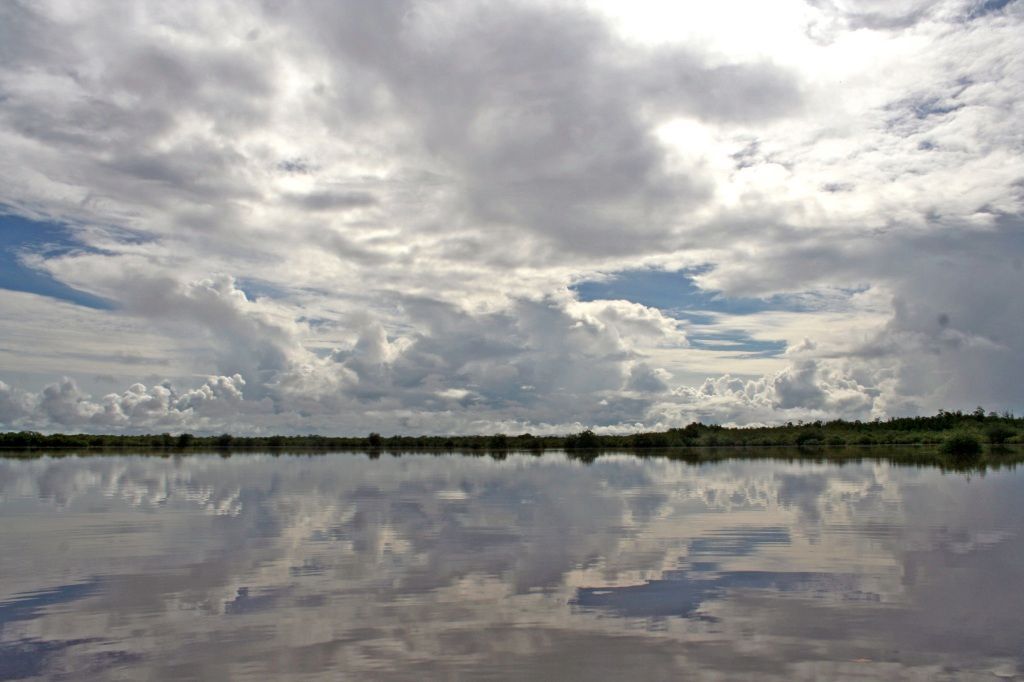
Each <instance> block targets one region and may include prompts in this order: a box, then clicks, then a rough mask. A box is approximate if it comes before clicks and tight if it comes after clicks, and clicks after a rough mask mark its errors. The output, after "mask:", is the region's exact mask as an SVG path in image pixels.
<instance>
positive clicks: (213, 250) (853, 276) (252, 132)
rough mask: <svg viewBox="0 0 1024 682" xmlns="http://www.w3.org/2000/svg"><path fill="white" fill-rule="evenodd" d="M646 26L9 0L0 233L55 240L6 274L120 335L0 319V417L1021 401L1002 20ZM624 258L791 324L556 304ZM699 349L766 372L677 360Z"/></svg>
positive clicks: (369, 7)
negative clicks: (4, 217) (86, 307)
mask: <svg viewBox="0 0 1024 682" xmlns="http://www.w3.org/2000/svg"><path fill="white" fill-rule="evenodd" d="M740 4H742V3H740ZM654 5H657V3H654V4H653V5H651V6H648V5H645V4H643V3H618V4H617V3H615V2H612V1H611V0H609V1H608V2H592V3H586V4H584V3H576V2H564V3H563V2H559V3H554V4H551V3H544V4H541V3H535V2H532V1H529V0H522V1H517V2H513V1H508V2H496V3H488V4H487V5H486V6H481V5H479V4H478V3H470V2H453V3H429V2H415V1H413V0H395V1H393V2H377V3H364V2H339V3H334V4H331V5H316V6H312V7H310V6H303V5H293V4H289V3H270V4H264V5H252V4H249V3H237V4H235V3H226V4H224V5H222V6H221V7H220V8H218V10H217V11H212V10H208V9H205V8H202V7H189V8H186V9H184V10H176V11H175V12H169V11H168V10H167V9H166V8H165V7H164V6H163V5H160V4H159V3H143V4H141V5H139V6H138V8H137V11H135V12H132V13H130V15H125V14H124V13H123V12H118V11H116V9H115V8H113V7H110V6H105V5H95V6H88V7H86V6H70V5H65V4H61V3H45V2H44V3H33V4H31V5H29V4H23V3H7V4H6V5H5V6H3V7H2V8H0V15H2V17H0V57H2V59H0V144H2V145H3V148H4V149H5V154H4V157H3V158H2V159H0V212H3V213H14V214H17V215H20V216H24V217H26V218H29V219H32V220H37V221H56V222H60V223H61V224H63V225H65V226H66V227H67V232H68V234H70V237H69V240H70V243H69V244H68V245H67V248H62V249H60V250H57V251H49V250H45V249H32V248H28V249H25V250H24V251H23V254H22V256H23V257H22V260H23V264H24V265H25V266H26V267H32V268H35V269H37V270H39V271H40V272H41V273H45V274H46V275H49V276H51V277H53V278H54V279H56V280H58V281H60V282H61V283H63V284H65V285H67V286H70V287H74V288H75V289H78V290H80V291H84V292H87V293H89V294H93V295H95V296H100V297H102V298H103V299H104V300H107V301H110V302H111V303H112V305H113V306H114V309H113V310H110V311H90V312H89V318H88V319H86V317H85V316H84V315H82V314H81V313H74V314H72V313H71V312H68V311H61V312H60V315H57V314H56V312H54V311H50V309H49V308H47V311H48V312H46V314H45V316H44V314H43V312H42V311H43V308H44V307H45V306H43V305H42V304H39V305H37V308H38V310H39V311H40V312H39V313H38V319H39V320H42V319H44V318H45V320H47V322H46V324H45V325H44V324H43V323H42V322H37V323H35V324H33V322H32V320H31V319H29V317H31V312H30V313H29V316H26V315H24V314H19V315H14V314H11V315H10V316H3V315H0V340H2V341H3V343H2V344H0V373H2V376H3V378H4V381H6V382H7V383H5V384H0V422H2V423H3V424H4V425H7V426H12V425H23V424H29V425H38V426H39V427H40V428H51V429H65V428H91V429H96V430H102V429H103V428H108V429H114V428H117V429H126V430H140V429H145V428H157V427H158V426H163V425H167V426H166V428H172V427H175V428H177V426H180V427H181V428H185V427H186V426H187V427H188V428H193V429H200V428H208V429H220V428H231V429H232V430H236V431H240V430H266V429H283V430H300V431H308V430H311V429H319V430H325V431H332V432H357V433H362V432H366V431H368V430H370V429H371V428H373V429H376V430H382V431H425V432H426V431H429V432H438V431H444V430H458V431H471V430H492V429H498V428H501V429H507V430H511V429H517V428H523V429H531V430H534V431H540V430H544V429H548V430H557V429H570V428H576V427H582V426H595V427H599V428H604V429H630V428H639V427H642V426H652V427H653V426H658V425H660V426H666V425H679V423H680V422H685V421H688V420H690V419H692V418H702V419H717V420H725V421H733V422H737V423H745V422H749V421H757V422H772V421H779V420H784V419H790V418H799V415H828V414H836V415H851V416H853V415H856V416H868V415H872V416H874V415H885V414H897V413H908V412H919V411H929V410H933V409H937V408H938V407H962V406H970V405H973V404H977V403H979V402H982V403H985V404H989V405H991V406H993V407H1000V408H1003V407H1006V408H1014V409H1020V408H1021V407H1024V405H1021V403H1020V392H1019V391H1018V390H1017V389H1016V387H1017V386H1019V385H1020V382H1021V381H1024V375H1022V373H1021V371H1022V370H1021V369H1020V367H1019V365H1020V363H1018V362H1016V361H1015V359H1016V358H1017V357H1019V355H1020V353H1021V351H1022V350H1024V348H1021V345H1020V344H1021V341H1020V340H1021V339H1022V338H1024V329H1021V328H1020V324H1021V323H1020V320H1022V319H1024V315H1022V313H1024V311H1022V310H1021V309H1020V303H1019V301H1018V297H1014V296H1012V295H1008V294H1007V293H1006V292H1011V291H1013V290H1014V287H1015V285H1016V282H1017V281H1018V280H1019V277H1020V272H1021V259H1022V257H1024V243H1022V242H1021V239H1020V234H1021V226H1022V224H1024V223H1022V214H1024V192H1022V191H1021V178H1024V161H1022V159H1024V154H1021V153H1020V151H1021V149H1020V132H1021V129H1020V123H1019V122H1020V121H1021V120H1024V119H1022V117H1021V116H1020V113H1021V112H1020V102H1021V101H1024V98H1022V97H1021V96H1020V95H1021V94H1022V89H1024V86H1022V83H1024V59H1022V57H1021V56H1020V55H1021V51H1020V50H1019V45H1018V44H1019V38H1018V36H1019V35H1020V29H1021V24H1022V23H1024V10H1022V6H1021V4H1020V3H1017V2H1010V3H1003V2H976V1H974V0H947V1H945V2H940V3H922V2H917V1H916V0H908V1H906V2H898V3H882V2H858V3H852V2H841V1H839V0H813V1H809V2H804V1H803V0H784V1H783V2H780V3H778V5H777V6H776V8H775V9H773V10H772V12H770V13H768V14H767V15H764V20H765V21H766V22H770V25H771V30H758V31H750V30H748V29H747V28H745V27H743V26H738V25H737V22H736V21H735V16H736V15H737V13H736V12H731V11H727V12H724V13H723V12H722V11H720V10H716V9H714V8H702V9H698V8H697V6H694V7H677V8H666V7H655V6H654ZM747 9H749V10H750V11H751V12H762V11H763V10H759V9H758V8H757V6H751V7H749V8H747ZM744 11H746V10H744ZM670 12H676V13H681V14H679V15H678V16H676V15H670V14H665V13H670ZM758 16H761V15H758ZM609 17H613V18H612V19H609ZM672 17H675V19H679V21H676V20H671V21H670V19H672ZM666 25H671V26H686V27H687V28H686V31H685V32H681V33H680V35H681V36H683V38H680V39H676V38H674V37H672V36H669V37H667V38H666V37H665V35H664V31H663V28H664V26H666ZM659 26H660V27H661V29H662V30H661V32H659V29H658V27H659ZM636 27H647V28H646V29H642V28H641V30H636ZM645 30H646V31H647V32H646V33H645ZM865 55H870V59H867V58H865ZM950 65H952V67H951V66H950ZM651 267H661V268H667V269H679V268H688V270H687V271H688V272H691V273H693V275H692V276H693V282H694V283H695V285H696V286H697V287H699V288H700V289H702V290H703V291H704V292H707V293H714V294H716V295H717V298H716V299H715V300H717V301H721V302H723V306H726V305H727V303H728V302H729V301H730V300H732V299H735V298H737V297H744V298H745V299H753V300H761V301H765V300H769V299H771V298H772V297H776V296H785V297H789V298H787V300H803V301H815V302H816V303H815V304H814V305H803V306H802V307H800V309H799V310H772V309H767V310H762V311H760V312H758V313H757V314H756V315H747V314H735V315H731V316H729V319H728V325H730V326H729V327H728V328H725V327H724V326H723V325H724V324H725V322H724V319H725V318H724V316H723V315H721V314H720V313H719V312H718V311H715V310H711V311H708V310H697V311H694V310H686V308H687V306H686V305H684V304H683V303H680V305H679V306H673V305H670V304H666V305H664V306H663V307H661V308H656V307H652V306H651V305H646V304H642V303H640V302H636V301H621V300H616V301H610V300H597V301H593V300H588V301H582V300H579V299H578V297H577V295H576V294H575V293H574V291H573V289H571V288H570V286H571V285H572V284H574V283H578V282H579V281H581V280H586V279H588V278H595V277H599V276H601V275H602V274H607V273H614V272H619V271H629V270H635V269H637V268H651ZM674 293H676V292H671V291H667V292H662V294H663V296H662V298H663V299H671V296H672V295H673V294H674ZM679 293H680V296H682V295H683V294H684V293H685V292H679ZM19 305H22V304H20V303H19ZM659 305H660V304H659ZM26 309H29V310H30V308H29V307H28V306H27V304H26ZM19 310H21V308H19ZM840 315H842V316H845V317H844V320H845V321H844V322H843V326H842V327H841V330H842V333H840V332H839V331H837V326H836V320H837V316H840ZM55 317H56V318H58V319H61V318H62V319H64V320H66V323H65V326H66V327H67V328H61V329H54V331H53V332H52V334H48V335H47V337H48V338H47V341H46V342H45V343H42V344H40V346H39V348H38V350H37V349H36V348H35V345H34V344H33V343H31V342H29V341H28V340H27V339H30V338H32V337H33V336H38V335H39V334H40V330H41V329H43V328H44V327H46V326H53V325H51V324H50V323H49V320H51V319H53V318H55ZM880 317H881V318H883V319H881V321H880V320H879V318H880ZM797 318H799V319H797ZM115 321H116V324H117V325H120V326H118V327H117V328H118V330H119V332H118V334H117V347H116V348H114V347H113V344H112V343H111V347H110V348H109V349H108V350H109V352H107V353H106V356H105V357H100V356H102V355H103V353H102V349H101V348H99V347H98V346H97V339H98V338H99V336H100V335H101V333H102V332H101V331H99V330H103V329H112V328H114V326H115ZM716 325H717V326H718V329H717V331H718V332H719V335H720V336H723V335H726V333H727V335H729V336H730V338H747V339H751V340H753V341H756V342H758V343H762V344H766V343H767V344H768V345H769V346H770V347H773V348H774V347H781V348H787V347H788V348H789V349H790V350H789V352H788V354H786V355H783V354H782V353H781V352H779V353H774V352H766V351H757V352H749V351H741V350H737V351H735V352H732V351H728V350H727V349H722V348H719V349H717V350H709V349H708V348H705V347H701V345H700V344H699V343H694V342H691V339H690V337H691V336H692V334H690V331H691V330H693V329H695V328H700V329H701V330H702V331H703V332H705V333H707V332H709V331H711V332H712V333H713V332H714V331H716V330H715V329H714V327H715V326H716ZM142 329H144V330H145V334H146V337H145V339H144V338H143V335H142V332H141V331H139V330H142ZM86 339H87V340H88V342H89V344H90V345H89V347H88V348H87V349H84V348H83V347H82V344H83V343H84V340H86ZM100 345H102V344H100ZM157 346H159V347H157ZM723 347H724V346H723ZM86 351H87V352H86ZM86 357H87V358H88V360H86ZM112 368H117V369H118V372H117V374H116V380H117V381H123V383H121V384H120V385H121V386H128V387H129V388H127V389H126V390H125V391H123V392H122V393H117V394H112V395H113V396H114V397H111V396H105V397H102V396H101V397H94V394H99V393H100V391H98V390H97V388H96V387H95V386H86V384H87V383H88V381H87V379H86V378H85V377H86V376H87V375H92V376H95V375H97V374H102V375H104V376H106V375H111V374H114V372H112ZM147 372H148V373H152V374H153V375H152V376H150V375H149V374H147ZM157 373H163V374H166V376H164V375H163V374H157ZM61 375H67V376H69V377H71V379H69V380H67V381H57V380H58V378H59V377H60V376H61ZM208 375H211V376H215V377H226V378H227V379H224V380H223V381H222V380H219V379H218V380H216V381H213V380H211V381H205V382H204V381H202V380H197V379H196V378H195V377H197V376H200V377H201V376H208ZM709 376H710V377H711V378H710V379H709V380H708V381H707V382H704V378H705V377H709ZM54 381H57V383H53V382H54ZM135 381H138V382H139V383H135ZM224 381H227V382H228V383H227V384H225V383H224ZM133 384H134V385H133ZM228 384H229V385H228ZM40 386H43V387H44V388H42V389H40V388H39V387H40ZM140 387H144V388H140ZM196 391H198V393H195V392H196ZM236 393H237V395H235V394H236ZM233 395H234V397H233V398H232V396H233ZM204 396H208V397H204Z"/></svg>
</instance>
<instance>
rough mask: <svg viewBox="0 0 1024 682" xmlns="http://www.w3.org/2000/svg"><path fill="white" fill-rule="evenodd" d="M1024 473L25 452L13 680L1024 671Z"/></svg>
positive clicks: (7, 649) (13, 564) (519, 458)
mask: <svg viewBox="0 0 1024 682" xmlns="http://www.w3.org/2000/svg"><path fill="white" fill-rule="evenodd" d="M1022 472H1024V470H1021V469H1016V468H1013V467H1010V468H1003V469H998V470H989V471H986V472H979V471H974V472H966V473H965V472H948V471H947V472H943V471H941V470H939V469H936V468H932V467H926V466H921V467H911V466H905V465H898V464H894V463H889V462H886V461H884V460H876V461H868V460H865V461H860V462H858V461H852V462H847V463H843V464H834V463H816V462H810V461H808V462H794V461H786V460H781V459H748V460H744V459H731V460H725V461H719V462H714V463H705V464H688V463H686V462H681V461H675V460H671V459H667V458H657V457H652V458H638V457H634V456H631V455H627V454H606V455H603V456H601V457H600V458H598V459H597V460H595V461H593V462H590V463H585V462H581V461H578V460H573V459H570V458H568V457H566V456H565V455H563V454H561V453H550V454H546V455H543V456H532V455H525V454H524V455H518V454H510V455H508V456H507V457H505V458H491V457H479V456H477V457H473V456H460V455H432V454H412V455H404V456H401V457H395V456H390V455H388V454H384V455H383V456H380V457H377V458H371V457H369V456H367V455H365V454H356V453H339V454H328V455H280V456H274V455H269V454H238V455H235V456H233V457H230V458H224V457H220V456H217V455H191V456H181V457H166V458H163V457H155V456H126V455H118V456H91V457H63V458H51V457H41V458H35V459H17V458H12V459H0V679H28V678H33V677H36V678H45V679H62V678H66V679H73V680H82V679H123V680H138V679H149V680H179V679H215V680H222V679H300V678H301V679H317V678H322V679H338V678H346V679H380V680H390V679H396V680H398V679H402V680H409V679H529V680H575V679H579V680H595V679H651V680H661V679H698V680H703V679H708V680H742V679H750V680H815V679H858V680H862V679H887V680H894V679H914V680H943V679H949V680H954V679H955V680H970V679H978V680H993V679H999V678H1006V679H1013V678H1014V676H1015V675H1017V673H1018V671H1020V672H1021V675H1020V677H1019V679H1024V473H1022Z"/></svg>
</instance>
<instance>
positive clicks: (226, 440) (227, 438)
mask: <svg viewBox="0 0 1024 682" xmlns="http://www.w3.org/2000/svg"><path fill="white" fill-rule="evenodd" d="M234 440H235V437H234V436H232V435H231V434H230V433H222V434H220V435H219V436H217V446H218V447H222V448H226V447H228V446H229V445H231V443H233V442H234Z"/></svg>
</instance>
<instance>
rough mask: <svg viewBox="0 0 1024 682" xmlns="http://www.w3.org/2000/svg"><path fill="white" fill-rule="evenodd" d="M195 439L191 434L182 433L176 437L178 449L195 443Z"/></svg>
mask: <svg viewBox="0 0 1024 682" xmlns="http://www.w3.org/2000/svg"><path fill="white" fill-rule="evenodd" d="M195 439H196V437H195V436H193V435H192V434H191V433H182V434H180V435H179V436H178V447H179V448H187V447H189V446H191V445H192V442H193V441H195Z"/></svg>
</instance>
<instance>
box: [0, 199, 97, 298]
mask: <svg viewBox="0 0 1024 682" xmlns="http://www.w3.org/2000/svg"><path fill="white" fill-rule="evenodd" d="M83 248H84V247H83V246H82V244H80V243H79V242H77V241H76V240H75V239H74V237H73V236H72V234H71V230H70V229H69V228H68V227H67V226H65V225H61V224H59V223H51V222H43V221H34V220H27V219H25V218H21V217H19V216H15V215H11V214H4V213H0V289H9V290H11V291H25V292H28V293H30V294H38V295H40V296H48V297H50V298H56V299H59V300H61V301H68V302H69V303H74V304H76V305H81V306H85V307H87V308H96V309H100V310H110V309H112V308H113V307H114V305H113V303H111V302H110V301H108V300H106V299H103V298H100V297H99V296H94V295H92V294H89V293H86V292H84V291H79V290H78V289H75V288H72V287H69V286H68V285H66V284H63V283H61V282H58V281H57V280H55V279H54V278H53V277H51V276H50V275H48V274H46V273H45V272H41V271H39V270H34V269H32V268H29V267H26V266H25V265H24V264H23V263H22V262H21V258H20V257H19V256H20V254H22V253H24V252H35V253H42V254H45V255H47V256H59V255H62V254H65V253H70V252H72V251H80V250H82V249H83Z"/></svg>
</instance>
